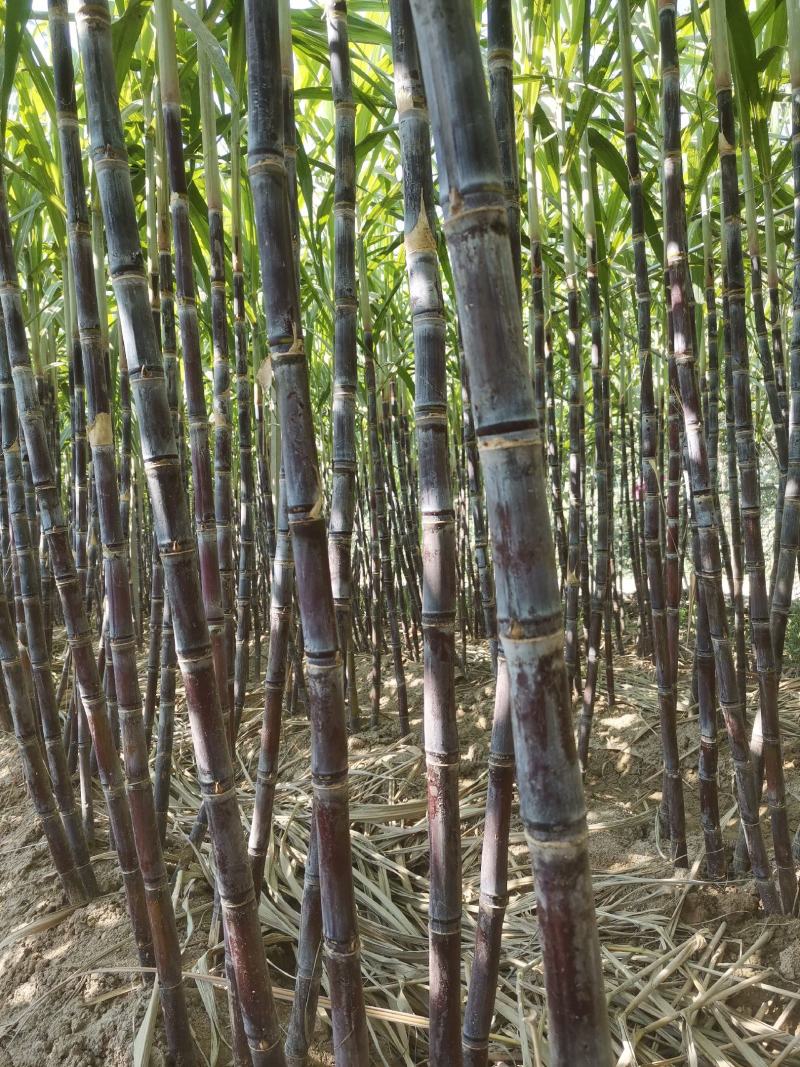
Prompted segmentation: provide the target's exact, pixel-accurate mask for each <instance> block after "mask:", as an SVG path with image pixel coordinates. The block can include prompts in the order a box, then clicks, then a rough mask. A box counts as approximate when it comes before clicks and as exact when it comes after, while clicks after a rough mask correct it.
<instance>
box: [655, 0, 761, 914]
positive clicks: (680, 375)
mask: <svg viewBox="0 0 800 1067" xmlns="http://www.w3.org/2000/svg"><path fill="white" fill-rule="evenodd" d="M658 10H659V29H660V47H661V81H662V99H663V120H664V121H663V131H664V132H663V136H664V188H665V206H666V211H665V227H666V242H665V243H666V245H667V248H668V250H669V252H668V272H669V287H670V308H671V313H672V328H673V332H674V350H675V356H674V363H675V378H676V379H677V385H678V388H679V390H680V399H681V404H682V407H683V425H684V433H685V436H686V442H687V450H688V456H689V478H690V488H691V495H692V499H693V506H694V513H695V520H696V522H697V536H698V556H697V558H698V561H699V564H700V566H699V569H698V570H697V580H698V582H701V583H702V584H703V591H704V593H705V599H706V608H707V611H708V623H709V630H710V633H711V639H712V642H713V646H714V659H715V665H716V673H717V684H718V695H719V702H720V704H721V706H722V712H723V716H724V718H725V725H726V729H727V732H728V740H729V742H730V747H731V754H732V757H733V761H734V772H735V777H736V789H737V799H738V802H739V812H740V817H741V820H742V823H743V826H744V831H745V835H746V839H747V845H748V851H749V854H750V859H751V862H752V867H753V874H754V876H755V879H756V884H757V886H758V890H759V895H760V897H761V901H762V904H763V906H764V910H765V911H766V912H767V913H773V912H776V911H779V910H780V903H779V900H778V898H777V895H776V893H775V886H774V884H773V881H772V877H771V873H770V869H769V861H768V859H767V853H766V849H765V847H764V840H763V837H762V835H761V826H760V824H759V820H758V799H757V796H756V788H755V777H754V774H753V768H752V765H751V763H750V759H749V751H748V748H747V742H746V729H745V721H744V703H743V695H742V694H741V692H740V690H739V687H738V684H737V677H736V669H735V664H734V658H733V653H732V649H731V643H730V638H729V636H728V620H727V614H726V611H725V599H724V595H723V591H722V579H721V560H720V550H719V534H718V527H717V522H716V513H715V509H714V496H713V491H712V485H711V478H710V475H709V470H708V452H707V449H706V440H705V433H704V430H703V425H702V417H701V411H700V393H699V389H698V385H697V376H696V367H695V357H694V350H693V343H692V327H691V323H690V321H689V314H690V311H689V306H688V297H687V290H688V287H689V281H688V268H687V262H686V224H685V213H684V207H683V202H682V190H683V162H682V157H681V143H680V100H681V90H680V68H679V61H678V50H677V36H676V21H675V6H674V3H673V0H659V5H658Z"/></svg>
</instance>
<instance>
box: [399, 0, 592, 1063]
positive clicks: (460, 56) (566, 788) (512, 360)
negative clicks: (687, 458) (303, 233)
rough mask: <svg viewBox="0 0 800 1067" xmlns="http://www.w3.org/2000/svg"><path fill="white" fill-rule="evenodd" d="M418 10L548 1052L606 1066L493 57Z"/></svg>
mask: <svg viewBox="0 0 800 1067" xmlns="http://www.w3.org/2000/svg"><path fill="white" fill-rule="evenodd" d="M412 11H413V14H414V21H415V25H416V31H417V41H418V45H419V50H420V57H421V61H422V72H423V79H424V84H425V87H426V90H427V93H428V100H429V103H430V106H431V120H432V121H431V125H432V127H433V133H434V141H435V144H436V151H437V157H438V160H439V178H440V191H441V197H442V206H443V210H444V216H445V221H444V228H445V235H446V237H447V244H448V251H449V254H450V262H451V265H452V269H453V277H454V280H455V288H456V294H457V299H458V310H459V316H460V320H461V326H462V330H463V337H464V350H465V354H466V358H467V362H468V366H469V375H470V385H471V388H472V406H473V416H474V418H475V430H476V434H477V437H478V441H479V447H480V449H481V461H482V465H483V472H484V478H485V482H486V493H487V502H488V513H489V527H490V531H491V535H492V546H493V558H494V561H495V578H496V583H497V618H498V633H499V636H500V639H501V641H502V645H503V650H504V652H505V655H506V659H507V662H508V669H509V677H510V682H511V708H512V721H513V729H514V750H515V753H516V759H517V765H518V768H519V772H518V782H519V788H520V812H521V816H522V819H523V823H524V826H525V831H526V837H527V839H528V843H529V847H530V851H531V858H532V862H533V868H534V871H535V884H536V897H537V905H538V920H539V931H540V938H541V944H542V951H543V959H544V972H545V986H546V990H547V1003H548V1012H549V1022H550V1027H549V1048H550V1057H551V1059H552V1061H553V1063H558V1064H566V1063H570V1064H590V1063H591V1064H593V1065H598V1067H599V1065H603V1067H604V1065H606V1064H608V1063H610V1061H611V1049H610V1042H609V1037H608V1024H607V1017H606V1004H605V997H604V995H603V990H602V980H601V971H600V953H599V945H598V940H597V933H596V927H595V922H594V914H593V906H592V895H591V879H590V875H589V864H588V855H587V850H586V817H585V809H584V802H583V790H582V786H581V778H580V768H579V766H578V761H577V755H576V751H575V743H574V738H573V733H572V728H571V723H570V707H569V698H568V692H569V691H568V682H567V674H566V670H565V664H564V658H563V626H562V614H561V602H560V597H559V588H558V579H557V574H556V562H555V553H554V548H553V541H552V536H551V532H550V523H549V515H548V505H547V490H546V485H545V471H544V452H543V447H542V439H541V435H540V432H539V428H538V426H537V423H536V419H535V406H534V398H533V390H532V386H531V380H530V374H529V371H528V367H527V360H526V357H525V350H524V342H523V336H522V318H521V312H520V303H519V297H518V294H517V287H516V280H515V277H514V262H513V256H512V252H511V243H510V240H509V236H508V230H507V224H508V222H507V213H506V204H505V198H504V197H503V195H502V192H501V185H500V164H499V156H498V150H497V143H496V139H495V136H494V132H493V130H492V122H491V113H490V108H489V101H488V97H487V94H486V89H485V85H484V80H483V74H482V64H481V53H480V47H479V44H478V39H477V35H476V32H475V24H474V20H473V17H472V13H471V8H470V7H469V4H468V3H467V2H465V0H435V2H431V0H413V2H412ZM455 131H458V138H457V139H456V138H455V137H454V136H453V134H454V132H455ZM489 397H491V398H492V399H491V401H490V400H489Z"/></svg>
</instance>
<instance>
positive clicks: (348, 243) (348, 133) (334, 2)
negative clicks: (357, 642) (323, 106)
mask: <svg viewBox="0 0 800 1067" xmlns="http://www.w3.org/2000/svg"><path fill="white" fill-rule="evenodd" d="M325 19H326V22H327V28H328V54H329V56H330V65H331V91H332V95H333V106H334V115H335V122H334V169H335V177H334V193H333V228H334V239H333V249H334V252H333V254H334V266H333V302H334V340H333V410H332V416H331V419H332V422H333V452H332V471H333V481H332V486H331V509H330V520H329V523H328V546H329V547H328V556H329V562H330V570H331V581H332V583H333V600H334V604H335V607H336V624H337V627H338V630H339V643H340V646H341V652H342V661H343V664H344V672H345V685H346V688H347V689H348V691H350V690H352V689H354V688H355V685H356V682H355V679H351V678H349V677H348V673H347V655H348V649H349V647H350V631H351V629H352V606H351V600H352V580H353V579H352V574H351V542H352V536H353V512H354V509H355V479H356V441H355V431H356V424H355V409H356V385H357V379H358V359H357V354H356V323H357V320H358V294H357V290H356V214H355V211H356V143H355V123H356V108H355V104H354V102H353V87H352V80H351V73H350V44H349V40H348V34H347V3H346V2H345V0H326V5H325ZM348 706H349V713H350V715H349V729H350V731H351V732H354V731H357V730H358V729H360V723H359V722H358V721H357V719H356V718H355V716H354V714H353V711H354V705H353V702H352V700H349V701H348Z"/></svg>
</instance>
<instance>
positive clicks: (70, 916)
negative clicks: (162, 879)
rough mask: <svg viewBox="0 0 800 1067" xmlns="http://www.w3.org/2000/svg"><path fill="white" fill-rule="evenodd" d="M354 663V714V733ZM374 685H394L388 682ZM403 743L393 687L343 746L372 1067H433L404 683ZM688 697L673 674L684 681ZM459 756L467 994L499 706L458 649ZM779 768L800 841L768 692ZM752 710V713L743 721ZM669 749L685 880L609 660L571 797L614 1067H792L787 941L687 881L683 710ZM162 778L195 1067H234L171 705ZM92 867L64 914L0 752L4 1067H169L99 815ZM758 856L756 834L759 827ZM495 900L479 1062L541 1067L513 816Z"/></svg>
mask: <svg viewBox="0 0 800 1067" xmlns="http://www.w3.org/2000/svg"><path fill="white" fill-rule="evenodd" d="M368 669H369V664H368V660H367V657H359V659H358V673H359V687H358V688H359V694H360V703H361V707H362V714H363V715H364V718H365V719H368V695H367V694H368V678H367V672H368ZM384 670H385V671H386V670H388V671H389V672H390V671H391V665H390V663H387V662H386V661H385V664H384ZM407 671H408V680H409V696H410V700H411V709H412V710H411V714H412V720H413V724H414V731H415V735H414V736H413V737H412V738H409V739H406V740H405V741H403V742H402V743H401V742H398V740H397V738H396V729H395V721H394V715H393V683H392V682H391V681H390V680H387V681H386V682H385V685H384V694H383V699H382V714H383V720H382V724H381V726H380V728H379V729H378V730H377V731H374V730H369V729H364V730H363V731H362V732H361V733H359V734H358V735H356V736H354V737H353V738H351V770H352V808H351V815H352V820H353V834H352V840H353V855H354V866H355V872H356V875H355V877H356V892H357V899H358V906H359V916H360V928H361V935H362V944H363V969H364V980H365V990H366V997H367V1002H368V1005H369V1009H368V1010H369V1025H370V1037H371V1050H372V1060H373V1062H374V1063H376V1064H386V1065H390V1067H395V1065H401V1064H424V1063H426V1062H427V1059H426V1056H427V1046H426V1042H425V1015H426V976H427V939H426V909H427V896H426V892H427V887H426V819H425V814H426V801H425V785H424V782H425V764H424V753H423V750H422V748H421V743H420V739H419V734H420V726H421V701H422V678H421V667H420V665H419V664H416V663H409V664H408V666H407ZM683 671H684V679H685V681H684V683H683V685H682V689H683V690H688V669H687V668H686V667H684V668H683ZM457 697H458V714H459V725H460V733H461V750H462V788H461V817H462V829H463V837H462V841H463V867H464V871H463V875H464V923H463V925H464V933H463V939H464V951H463V958H464V960H465V981H466V978H467V976H468V972H469V967H470V966H471V963H472V939H473V936H474V929H475V916H476V914H477V901H478V893H479V875H480V849H481V841H482V813H483V805H484V801H485V793H486V755H487V749H488V742H489V731H490V727H491V715H492V704H493V684H492V680H491V673H490V669H489V664H488V657H487V654H486V652H485V650H484V649H483V648H481V647H471V646H470V647H468V650H467V661H466V669H465V672H463V673H461V674H460V677H459V680H458V685H457ZM260 704H261V696H260V693H259V692H258V691H257V690H256V687H255V686H254V687H253V693H252V695H251V698H250V700H249V701H248V709H247V712H246V716H245V721H244V723H243V726H242V732H241V735H240V744H239V760H240V767H239V771H240V781H241V796H242V805H243V812H244V816H245V820H246V822H247V824H248V826H249V813H250V810H251V808H252V796H253V789H252V776H254V773H255V764H256V759H257V749H258V731H259V719H260ZM781 707H782V716H783V722H784V736H785V747H784V763H785V766H786V772H787V788H788V792H789V797H788V802H789V809H790V819H791V825H792V827H795V826H796V825H797V823H798V821H800V790H799V789H798V781H797V775H796V773H795V768H796V767H797V766H798V764H800V683H798V682H797V681H796V680H793V679H788V680H785V681H784V682H783V685H782V705H781ZM754 710H755V697H754V694H753V693H750V694H749V701H748V713H749V715H750V717H751V718H752V715H753V713H754ZM679 714H680V720H681V721H680V728H679V730H680V746H681V753H682V760H683V769H684V781H685V789H686V810H687V817H688V830H689V852H690V864H691V869H690V872H689V876H688V877H687V878H680V879H676V878H675V877H674V876H673V873H672V869H671V865H670V863H669V860H668V858H667V856H668V842H661V841H659V839H658V834H657V819H656V814H657V809H658V802H659V798H660V777H661V771H660V742H659V733H658V713H657V703H656V688H655V681H654V677H653V671H652V668H651V667H650V665H649V663H646V662H642V661H640V660H638V659H635V658H634V657H631V656H626V657H621V658H619V660H618V662H617V670H616V704H615V706H614V707H613V708H610V707H609V706H608V703H607V700H606V697H605V691H604V692H603V694H602V696H601V699H600V701H599V703H598V707H597V712H596V719H595V734H594V738H593V747H592V756H591V766H590V770H589V774H588V776H587V782H586V788H587V804H588V809H589V828H590V837H589V840H590V850H591V858H592V869H593V874H594V884H595V897H596V906H597V912H598V925H599V929H600V936H601V945H602V952H603V964H604V970H605V979H606V988H607V991H608V996H609V1006H610V1017H611V1020H612V1032H613V1038H614V1044H615V1051H616V1053H617V1055H618V1057H619V1060H618V1062H619V1063H620V1064H662V1065H666V1064H717V1063H719V1064H723V1063H724V1064H731V1065H739V1064H741V1065H748V1067H752V1065H757V1064H778V1063H783V1064H795V1065H800V1037H796V1033H797V1032H798V1025H799V1024H800V921H798V920H797V919H794V918H784V919H777V920H771V921H770V922H769V923H767V922H766V921H765V919H764V916H763V913H762V912H761V910H760V905H759V902H758V899H757V896H756V895H755V892H754V889H753V886H752V883H751V882H749V881H747V880H732V881H730V882H728V883H726V884H724V885H722V886H711V885H708V884H706V883H704V882H703V881H702V875H703V868H702V836H701V834H700V832H699V824H698V799H697V775H696V759H697V745H698V729H697V722H696V719H695V718H693V717H692V716H691V714H690V709H689V707H688V705H687V702H686V701H682V702H681V707H680V708H679ZM177 715H178V723H177V727H176V760H177V770H176V773H175V776H174V778H173V797H172V800H173V805H172V809H171V821H170V828H169V843H168V850H167V859H168V862H169V864H170V867H171V870H173V872H174V884H175V893H174V899H175V901H176V911H177V917H178V926H179V933H180V936H181V941H182V944H183V946H184V966H185V970H186V972H187V973H188V974H189V975H190V977H189V979H188V981H187V991H188V998H189V1003H190V1010H191V1018H192V1025H193V1028H194V1031H195V1035H196V1038H197V1043H198V1048H199V1049H200V1051H201V1053H202V1057H203V1060H204V1061H205V1062H206V1063H208V1064H219V1065H225V1064H228V1063H230V1062H231V1055H230V1049H229V1046H228V1040H229V1030H228V1024H227V1005H226V997H225V990H224V982H223V980H222V978H221V977H220V974H221V970H220V964H221V954H220V951H219V932H218V930H216V929H213V930H212V929H211V919H212V911H213V896H212V890H211V885H210V880H211V857H210V852H209V849H208V845H205V846H204V847H203V849H201V850H200V852H199V853H198V854H195V855H193V854H192V853H191V852H190V851H188V850H187V846H186V836H185V835H186V834H187V833H188V830H189V828H190V827H191V824H192V821H193V818H194V813H195V811H196V805H197V792H196V789H195V788H194V784H193V776H194V771H193V765H192V757H191V745H190V740H189V736H188V728H187V726H186V722H185V708H184V706H183V704H182V700H181V699H179V703H178V711H177ZM720 741H721V746H720V751H721V754H722V756H723V758H722V759H721V761H720V791H721V796H720V807H721V810H722V811H725V812H730V818H729V822H728V824H727V826H726V828H725V837H726V842H727V843H728V844H729V845H732V844H733V842H734V841H735V836H736V825H735V820H734V811H733V807H734V799H733V794H732V790H731V766H730V760H729V758H728V757H727V749H726V746H725V739H724V736H723V735H722V734H721V737H720ZM309 794H310V779H309V774H308V726H307V723H306V721H305V719H304V718H303V717H298V718H294V719H289V720H287V721H286V722H285V729H284V748H283V760H282V775H281V783H280V784H279V787H278V796H277V799H276V809H275V820H274V829H275V832H274V838H273V842H272V845H271V851H270V855H269V857H268V875H267V885H266V886H265V892H264V893H263V895H262V898H261V917H262V922H263V929H264V935H265V941H266V944H267V951H268V954H269V958H270V963H271V970H272V978H273V983H274V986H275V988H276V994H277V997H278V1005H279V1011H280V1013H281V1019H282V1022H283V1023H285V1021H286V1018H287V1015H288V1011H289V1005H290V1001H291V996H292V986H293V973H294V951H293V943H294V940H295V938H296V933H297V924H298V918H299V901H300V897H301V894H302V880H303V863H304V857H305V852H306V848H307V839H308V798H309ZM96 811H97V848H96V849H95V853H94V855H95V865H96V869H97V873H98V878H99V881H100V884H101V888H102V890H103V895H102V896H101V897H100V898H99V899H98V900H96V901H94V902H93V903H92V904H90V905H89V906H87V907H83V908H79V909H71V908H68V907H65V901H64V898H63V896H62V894H61V891H60V888H59V884H58V880H57V878H56V876H55V874H54V872H53V869H52V865H51V863H50V860H49V856H48V853H47V848H46V846H45V844H44V842H43V840H42V838H41V835H40V833H39V830H38V827H37V825H36V822H35V820H34V817H33V812H32V808H31V806H30V804H29V802H28V800H27V798H26V796H25V792H24V785H23V780H22V775H21V772H20V768H19V759H18V756H17V752H16V746H15V743H14V741H13V738H9V737H0V1067H9V1065H13V1067H56V1065H59V1067H61V1065H63V1067H94V1065H97V1067H99V1065H101V1064H102V1065H103V1067H123V1065H126V1067H127V1065H129V1064H132V1063H136V1064H144V1063H147V1062H149V1063H150V1064H152V1065H160V1064H163V1063H165V1062H166V1055H165V1044H164V1038H163V1032H162V1029H161V1023H160V1019H159V1017H158V1015H159V1013H158V1007H157V1003H156V1000H155V998H153V996H152V994H151V989H150V988H149V987H148V986H147V985H146V984H145V983H144V982H143V980H142V974H141V972H140V970H139V967H138V961H137V959H136V956H135V953H134V950H133V946H132V939H131V936H130V933H129V929H128V923H127V917H126V913H125V904H124V900H123V896H122V892H121V888H120V878H119V875H118V872H117V868H116V863H115V859H114V857H113V856H112V854H111V852H109V851H108V845H107V826H108V824H107V820H106V817H105V813H104V810H103V801H102V797H101V794H100V793H99V791H98V793H97V796H96ZM763 825H764V830H765V833H766V834H767V835H768V832H769V831H768V821H767V820H766V819H764V823H763ZM509 878H510V900H509V907H508V910H507V915H506V927H505V933H504V958H503V964H502V969H501V976H500V987H499V992H498V1001H497V1014H496V1018H495V1021H494V1024H493V1041H492V1046H491V1054H492V1060H493V1061H494V1062H498V1063H507V1064H525V1065H526V1067H527V1065H528V1064H547V1063H549V1062H550V1060H549V1056H548V1049H547V1035H546V1027H545V1017H546V1002H545V996H544V989H543V982H542V965H541V953H540V947H539V941H538V931H537V924H536V903H535V897H534V892H533V881H532V878H531V874H530V867H529V864H528V859H527V851H526V847H525V843H524V836H523V834H522V831H521V826H520V824H519V822H518V820H517V818H516V816H515V822H514V825H513V827H512V848H511V857H510V871H509ZM318 1036H319V1042H318V1045H317V1047H316V1049H315V1060H314V1062H316V1063H317V1064H330V1063H332V1055H331V1048H330V1043H329V1038H330V1030H329V1027H328V1022H327V1017H326V1014H325V1010H324V1001H323V1006H322V1008H321V1010H320V1015H319V1026H318Z"/></svg>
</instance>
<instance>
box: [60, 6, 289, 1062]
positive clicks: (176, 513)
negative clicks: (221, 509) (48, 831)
mask: <svg viewBox="0 0 800 1067" xmlns="http://www.w3.org/2000/svg"><path fill="white" fill-rule="evenodd" d="M77 20H78V30H79V43H80V47H81V54H82V57H83V67H84V72H85V91H86V99H87V108H88V114H89V120H90V121H89V134H90V144H91V152H92V159H93V161H94V166H95V171H96V173H97V179H98V187H99V191H100V198H101V202H102V207H103V217H104V220H105V224H106V230H107V233H108V234H109V266H110V274H111V280H112V284H113V286H114V291H115V295H116V298H117V306H118V309H119V315H120V323H121V327H122V332H123V336H124V338H125V345H126V353H127V357H128V372H129V374H130V379H131V391H132V394H133V399H134V402H135V405H136V414H137V419H138V422H139V429H140V435H141V447H142V460H143V464H144V468H145V473H146V475H147V480H148V486H149V489H150V498H151V502H152V504H153V520H154V525H155V531H156V536H157V539H158V544H159V550H160V554H161V562H162V565H163V567H164V578H165V584H166V591H167V596H168V597H169V601H170V604H171V605H173V617H172V620H173V626H174V629H175V644H176V649H177V653H178V662H179V665H180V668H181V672H182V674H183V679H184V684H185V688H186V703H187V708H188V712H189V718H190V723H191V728H192V737H193V741H194V749H195V757H196V760H197V765H198V778H199V781H200V789H201V792H202V795H203V799H204V804H205V809H206V811H207V812H208V824H209V829H210V833H211V839H212V842H213V846H214V852H215V858H216V871H217V885H218V887H219V892H220V901H221V906H222V911H223V918H224V922H225V924H226V929H227V933H228V938H229V944H230V948H231V953H230V954H231V958H232V961H233V967H234V970H235V973H236V977H237V986H238V991H239V1000H240V1004H241V1008H242V1014H243V1017H244V1027H245V1032H246V1034H247V1040H248V1045H249V1048H250V1052H251V1056H252V1060H253V1064H254V1067H283V1064H284V1062H285V1061H284V1057H283V1050H282V1047H281V1042H280V1030H279V1027H278V1021H277V1015H276V1011H275V1005H274V1001H273V999H272V989H271V986H270V981H269V974H268V971H267V967H266V959H265V956H264V949H263V945H262V942H261V936H260V927H259V922H258V913H257V909H256V900H255V895H254V893H253V882H252V878H251V876H250V871H249V867H248V863H247V853H246V850H245V843H244V835H243V833H242V828H241V820H240V816H239V809H238V805H237V803H236V790H235V784H234V778H233V766H232V763H231V758H230V753H229V751H228V743H227V734H226V730H225V724H224V721H223V716H222V710H221V706H220V702H219V690H218V688H217V682H216V675H215V671H214V661H213V657H212V652H211V644H210V639H209V632H208V625H207V623H206V617H205V610H204V604H203V597H202V592H201V588H200V579H199V574H198V567H197V552H196V549H195V544H194V536H193V532H192V529H191V525H190V520H189V510H188V507H187V501H186V496H185V494H184V491H183V480H182V475H181V469H180V463H179V459H178V450H177V444H176V441H175V434H174V431H173V426H172V418H171V415H170V409H169V403H168V399H167V387H166V382H165V375H164V366H163V364H162V362H161V353H160V351H159V345H158V340H157V338H156V333H155V328H154V325H153V317H152V314H151V311H150V303H149V294H148V285H147V277H146V274H145V270H144V263H143V259H142V253H141V247H140V244H139V236H138V231H137V227H136V210H135V205H134V201H133V191H132V188H131V182H130V170H129V168H128V159H127V153H126V150H125V145H124V141H123V136H122V124H121V118H120V112H119V101H118V98H117V94H116V91H115V88H114V86H115V80H114V73H113V71H114V61H113V53H112V46H111V21H110V15H109V11H108V7H107V5H106V4H105V3H104V2H103V0H101V2H100V3H99V4H98V3H97V2H95V3H92V4H91V5H81V6H80V7H79V8H78V15H77ZM173 30H174V26H173ZM169 114H170V115H172V112H169ZM165 117H166V116H165ZM185 266H186V265H185V264H183V263H182V264H181V267H182V268H184V267H185ZM187 269H191V263H190V264H189V265H188V268H187ZM163 284H164V279H163V278H162V285H163ZM214 564H215V565H216V556H215V557H214ZM223 677H224V676H223Z"/></svg>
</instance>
